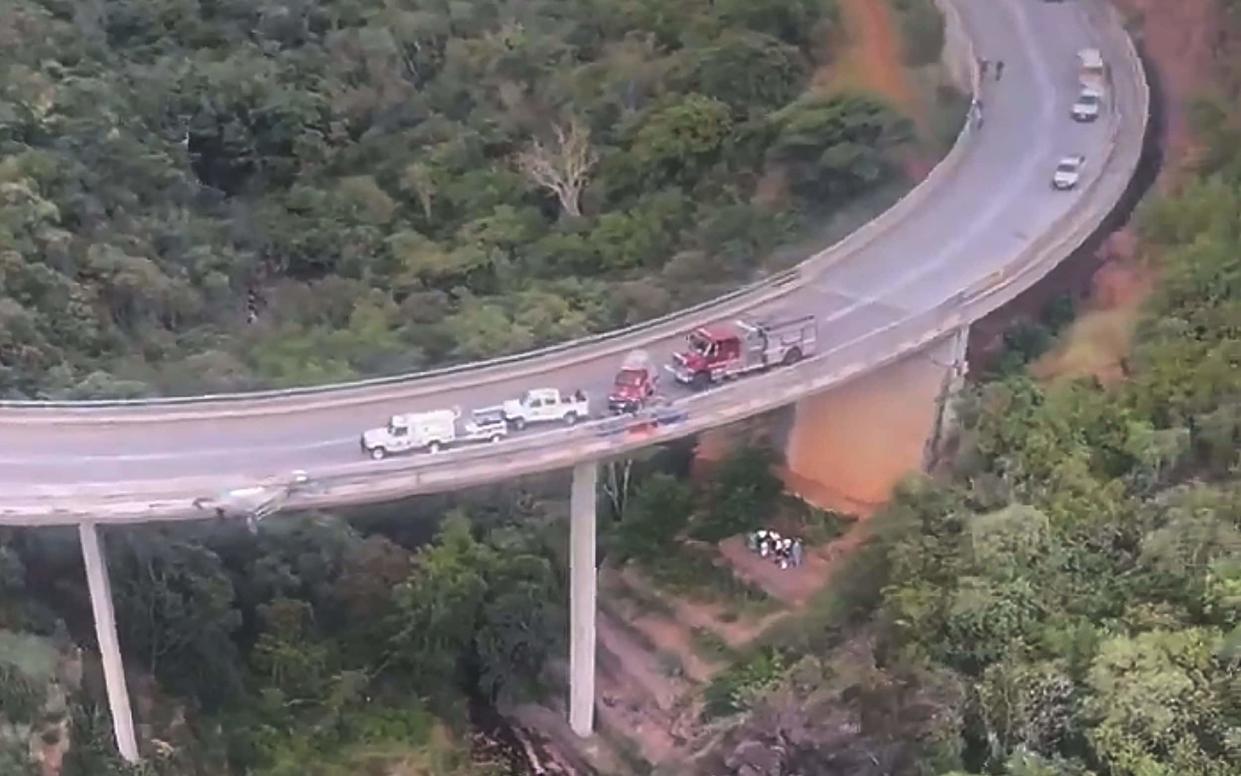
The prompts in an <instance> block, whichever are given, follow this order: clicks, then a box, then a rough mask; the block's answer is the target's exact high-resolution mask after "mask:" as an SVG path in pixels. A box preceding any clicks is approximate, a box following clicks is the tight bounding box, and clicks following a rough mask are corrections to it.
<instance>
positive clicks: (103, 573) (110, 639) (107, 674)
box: [78, 523, 138, 763]
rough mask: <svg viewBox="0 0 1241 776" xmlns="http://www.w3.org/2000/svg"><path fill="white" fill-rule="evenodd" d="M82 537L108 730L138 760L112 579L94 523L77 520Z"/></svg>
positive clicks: (131, 759) (123, 750)
mask: <svg viewBox="0 0 1241 776" xmlns="http://www.w3.org/2000/svg"><path fill="white" fill-rule="evenodd" d="M78 536H79V537H80V538H81V541H82V560H83V561H84V562H85V564H86V584H87V586H88V587H89V588H90V605H91V611H92V612H94V615H95V636H96V638H97V639H98V641H99V657H100V660H101V661H102V663H103V681H104V684H105V685H106V687H107V691H108V708H109V709H110V710H111V712H112V731H113V732H114V733H115V734H116V748H117V749H118V750H119V751H120V753H121V757H124V758H125V759H126V760H127V761H129V762H131V763H136V762H138V742H137V740H136V739H135V738H134V717H133V712H132V711H131V710H130V708H129V689H128V688H127V687H126V686H125V664H124V663H123V662H122V661H121V645H120V642H119V640H118V639H117V636H116V615H115V613H114V612H113V610H112V583H111V582H110V581H109V579H108V561H107V558H105V557H104V554H103V548H102V547H101V546H100V542H99V533H98V531H97V530H96V528H95V524H94V523H78Z"/></svg>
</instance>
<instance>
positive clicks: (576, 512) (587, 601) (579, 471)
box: [569, 461, 599, 738]
mask: <svg viewBox="0 0 1241 776" xmlns="http://www.w3.org/2000/svg"><path fill="white" fill-rule="evenodd" d="M598 479H599V467H598V464H597V463H596V462H595V461H588V462H585V463H579V464H578V465H577V466H574V467H573V487H572V490H571V491H570V495H569V727H570V728H572V729H573V732H574V733H576V734H577V735H579V736H582V737H583V738H585V737H586V736H589V735H590V734H591V733H593V732H594V729H595V604H596V602H595V583H596V570H595V523H596V518H597V514H596V507H597V503H596V499H597V488H596V484H597V483H598Z"/></svg>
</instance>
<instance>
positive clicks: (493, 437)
mask: <svg viewBox="0 0 1241 776" xmlns="http://www.w3.org/2000/svg"><path fill="white" fill-rule="evenodd" d="M503 438H504V435H503V434H492V435H491V436H490V437H488V439H487V441H488V442H492V443H495V442H499V441H500V440H501V439H503Z"/></svg>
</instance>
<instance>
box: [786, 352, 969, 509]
mask: <svg viewBox="0 0 1241 776" xmlns="http://www.w3.org/2000/svg"><path fill="white" fill-rule="evenodd" d="M949 358H951V353H950V349H949V348H948V347H947V346H944V345H941V346H939V347H936V348H933V349H932V350H931V351H928V352H926V353H919V354H916V355H913V356H910V357H908V358H906V359H904V360H902V361H898V362H896V363H894V364H892V365H891V366H888V367H886V368H884V369H881V370H879V371H878V372H875V373H873V374H868V375H865V376H863V377H859V378H858V379H856V380H853V381H851V382H848V383H846V384H844V385H842V386H840V387H838V388H834V389H832V390H830V391H827V392H825V393H821V394H818V395H816V396H808V397H806V398H804V399H802V400H801V401H800V402H798V404H797V410H796V412H797V414H796V421H795V423H794V425H793V431H792V433H791V434H790V436H789V443H788V448H787V455H786V459H787V467H788V473H787V475H786V477H785V485H786V487H788V488H789V489H790V490H791V491H793V492H795V493H797V494H798V495H800V496H801V497H802V498H804V499H805V500H807V501H809V502H810V503H812V504H815V505H817V506H820V507H823V508H826V509H833V510H836V511H839V512H846V513H850V514H855V515H859V516H861V517H863V518H864V517H867V516H869V515H870V514H872V513H874V512H875V511H876V510H877V509H878V508H879V507H880V506H882V505H883V504H884V503H886V502H887V500H888V498H890V496H891V494H892V489H893V488H894V487H895V486H896V484H897V483H898V482H900V481H901V479H902V478H904V477H905V476H906V475H908V474H910V473H911V472H916V471H921V469H922V467H923V464H924V458H925V453H926V443H927V439H928V438H930V436H931V434H932V432H933V429H934V425H935V422H936V420H937V417H938V415H937V404H936V402H937V399H938V398H939V397H940V394H941V393H942V391H943V388H944V380H945V378H946V369H947V368H946V367H945V366H944V364H945V363H946V362H947V361H948V359H949ZM879 419H882V422H879Z"/></svg>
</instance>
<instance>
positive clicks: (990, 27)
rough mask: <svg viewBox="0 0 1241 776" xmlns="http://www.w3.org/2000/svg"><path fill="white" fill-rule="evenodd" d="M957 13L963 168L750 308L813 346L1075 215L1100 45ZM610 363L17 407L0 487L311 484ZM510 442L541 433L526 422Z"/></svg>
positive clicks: (950, 292)
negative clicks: (962, 65) (201, 400)
mask: <svg viewBox="0 0 1241 776" xmlns="http://www.w3.org/2000/svg"><path fill="white" fill-rule="evenodd" d="M957 6H958V7H959V8H960V10H961V13H962V16H963V18H964V21H965V24H966V27H967V29H968V31H969V33H970V35H971V37H972V38H973V39H974V41H975V43H976V45H977V47H978V53H979V55H980V56H983V57H985V58H987V59H989V60H991V61H992V62H994V61H995V60H997V59H1003V60H1004V61H1005V68H1004V75H1003V80H1002V81H1000V82H998V83H997V82H995V81H994V68H992V69H991V71H990V72H989V73H988V80H987V82H986V83H985V84H984V87H983V89H984V91H983V113H984V119H985V120H984V123H983V125H982V126H981V128H980V129H979V130H978V131H977V132H976V134H975V137H974V138H973V139H972V141H971V144H970V149H969V151H968V153H967V154H966V155H965V156H964V158H963V159H962V161H961V163H960V166H959V167H958V168H957V169H956V170H955V171H954V173H953V174H952V176H951V178H950V179H948V180H946V181H944V182H942V185H941V186H940V188H939V190H938V191H937V193H936V195H935V196H934V197H932V198H931V199H930V200H929V201H927V202H925V203H924V204H923V206H922V207H920V208H919V209H918V210H917V211H916V212H914V213H912V214H911V215H910V216H909V217H907V218H906V219H904V220H903V221H902V222H901V223H900V224H899V225H898V226H897V227H896V228H893V229H891V230H889V231H887V232H885V233H884V234H882V235H881V236H880V237H879V238H878V239H876V240H874V241H873V242H872V243H870V244H869V245H866V246H865V247H864V248H863V249H862V250H860V251H858V252H857V253H855V254H853V255H851V256H849V257H848V258H847V259H846V260H843V261H840V262H837V263H835V264H833V265H831V266H830V267H828V268H827V269H826V270H825V271H824V272H823V273H822V274H821V276H819V277H818V278H816V279H815V280H814V282H812V283H811V284H809V285H807V286H805V287H803V288H800V289H798V290H797V291H795V292H793V293H792V294H790V295H788V296H786V297H784V298H782V299H780V300H779V301H778V302H774V303H770V304H768V305H766V306H765V307H763V308H760V309H756V310H754V311H753V312H754V313H755V314H775V315H796V314H804V313H807V312H813V313H815V314H816V315H817V316H818V321H819V337H820V342H821V349H822V348H830V347H831V346H832V344H833V343H841V342H846V341H849V340H852V339H854V338H856V337H858V336H860V335H862V334H865V333H866V332H868V331H872V330H875V329H878V328H880V327H882V326H884V325H886V324H889V323H891V322H893V321H896V320H899V319H901V318H904V317H907V316H909V315H910V314H911V313H915V312H918V311H923V310H928V309H930V308H932V307H935V306H937V305H940V304H942V303H943V302H944V301H945V300H947V299H950V298H952V297H953V296H954V294H956V293H958V292H959V291H961V290H962V289H964V288H967V287H969V286H971V285H973V284H976V283H978V282H979V281H982V280H983V279H985V278H986V277H987V276H988V275H990V274H991V273H993V272H995V271H997V270H999V269H1001V268H1002V267H1003V266H1005V265H1006V264H1008V263H1010V262H1011V261H1012V260H1013V257H1014V256H1015V255H1018V254H1019V253H1020V252H1021V251H1022V249H1023V248H1024V247H1026V246H1027V245H1028V244H1029V243H1030V242H1031V240H1032V239H1034V238H1035V237H1037V236H1039V235H1042V234H1043V233H1044V232H1046V231H1047V229H1048V228H1049V227H1050V226H1051V225H1052V223H1053V222H1054V221H1055V220H1056V219H1057V218H1059V217H1060V216H1062V215H1064V214H1065V213H1066V212H1068V211H1069V210H1071V209H1073V208H1077V207H1081V206H1082V205H1083V203H1082V201H1081V196H1082V195H1081V193H1080V191H1072V192H1057V191H1053V190H1052V188H1051V186H1050V179H1051V174H1052V170H1053V168H1054V167H1055V165H1056V162H1057V160H1058V159H1059V158H1060V157H1061V156H1063V155H1065V154H1069V153H1081V154H1084V155H1085V157H1086V163H1087V165H1090V164H1092V163H1095V164H1098V163H1099V162H1100V160H1101V158H1102V156H1103V155H1104V150H1105V147H1106V144H1107V140H1108V137H1107V132H1108V129H1107V126H1106V125H1107V121H1106V120H1104V119H1100V120H1099V121H1098V122H1096V123H1093V124H1079V123H1077V122H1074V121H1072V120H1071V119H1070V117H1069V108H1070V105H1071V104H1072V102H1073V100H1074V98H1075V96H1076V93H1077V90H1078V87H1077V71H1076V52H1077V51H1078V50H1079V49H1081V48H1083V47H1088V46H1098V45H1100V41H1099V40H1096V39H1095V35H1096V34H1097V33H1096V31H1094V30H1092V28H1091V27H1090V25H1089V24H1087V23H1086V19H1085V11H1084V10H1083V8H1082V7H1081V6H1080V5H1079V3H1078V2H1065V3H1044V2H1035V0H960V1H959V2H958V3H957ZM1104 54H1105V57H1106V56H1108V51H1107V50H1106V49H1104ZM1089 172H1090V171H1089V170H1088V171H1087V174H1089ZM681 345H682V340H681V338H680V337H674V338H665V339H661V340H659V341H657V342H654V343H651V344H650V345H649V346H647V347H646V349H647V350H648V351H649V352H650V353H651V355H652V357H653V359H654V360H655V361H656V363H658V364H661V365H662V364H665V363H667V362H668V357H669V355H670V353H671V352H672V351H673V350H674V349H676V348H678V347H680V346H681ZM619 361H620V358H619V357H617V356H616V355H614V354H608V355H606V356H601V357H593V358H587V359H585V360H581V361H579V362H578V363H575V364H573V365H571V366H567V367H565V368H561V369H558V370H555V371H552V372H548V373H546V374H543V375H540V376H538V377H536V378H529V377H525V376H523V377H520V378H513V379H501V380H498V381H495V382H489V383H486V384H479V382H478V381H477V380H476V379H474V378H472V377H471V375H469V374H465V375H461V376H459V377H457V378H452V379H450V380H447V381H445V382H444V383H442V384H439V383H437V385H443V386H445V387H440V388H437V389H436V390H434V391H428V390H427V389H426V387H425V386H424V387H419V386H418V385H417V384H414V385H411V386H410V388H409V390H408V391H407V392H406V393H405V394H404V395H401V396H394V395H393V391H392V390H391V389H389V390H387V391H385V392H384V395H383V398H378V399H375V400H370V401H368V400H363V401H359V402H355V403H354V404H352V405H351V406H348V407H340V406H338V407H327V408H318V409H314V410H302V411H294V412H271V413H268V414H262V415H257V416H249V417H236V416H233V417H230V416H228V415H226V414H223V413H222V414H220V415H219V416H218V417H208V418H199V419H187V420H176V421H160V422H149V421H141V420H133V421H130V420H122V421H117V422H107V423H102V422H96V420H93V419H92V416H91V415H89V414H76V413H75V414H72V415H69V416H68V417H66V415H65V414H64V413H58V412H57V411H54V410H29V411H26V410H22V411H21V412H22V413H24V415H23V418H22V419H21V420H22V422H12V418H13V415H12V413H13V412H15V411H14V410H8V411H6V412H8V413H9V414H8V415H7V416H6V415H4V414H0V492H4V493H8V494H9V495H10V496H12V495H13V494H18V495H20V494H21V493H22V492H24V491H30V490H31V489H39V490H46V488H48V487H56V488H57V489H64V488H72V487H73V486H75V485H85V484H87V483H109V482H111V483H119V482H139V481H148V480H156V479H160V480H164V479H171V478H179V477H189V478H192V477H202V476H205V475H212V476H217V475H218V476H231V475H233V474H236V475H237V476H238V478H239V481H252V480H253V479H255V478H257V477H263V476H269V475H273V474H276V473H279V472H288V471H290V470H292V469H305V470H308V471H310V472H312V474H313V473H314V472H315V471H316V470H319V469H323V468H327V467H331V466H333V465H338V464H341V463H353V462H357V461H359V460H361V459H362V453H361V451H360V449H359V445H358V438H359V435H360V433H361V432H362V431H363V430H364V429H366V428H370V427H374V426H378V425H382V424H383V423H384V422H385V421H386V419H387V417H388V416H389V415H391V414H393V413H396V412H410V411H418V410H426V409H439V408H445V407H454V406H455V407H460V408H462V409H463V410H465V411H467V412H468V411H469V410H470V409H473V408H477V407H483V406H488V405H493V404H497V403H500V402H501V401H503V400H505V399H509V398H515V397H517V396H519V395H520V394H521V393H522V392H523V391H525V390H527V389H530V388H539V387H555V388H560V389H562V390H573V389H577V388H581V389H583V390H585V391H586V392H587V393H588V394H590V395H591V396H592V398H594V399H595V404H594V406H593V407H592V409H593V411H594V412H595V414H601V413H602V412H603V411H605V410H606V408H605V407H603V406H601V404H602V402H601V401H599V399H601V398H603V397H605V396H606V394H607V391H608V388H609V386H610V383H611V380H612V378H613V376H614V374H615V372H616V369H617V368H618V366H619ZM662 383H663V388H664V389H665V393H667V394H668V395H669V396H670V397H671V398H675V397H677V396H679V395H683V394H684V393H687V392H688V391H687V389H682V388H680V387H679V386H676V385H675V383H673V381H672V380H671V379H670V377H669V376H667V375H665V376H664V378H663V380H662ZM153 409H156V410H163V411H166V410H167V408H158V407H156V408H153ZM5 417H8V418H9V419H10V420H9V421H4V420H3V418H5ZM32 420H33V422H30V421H32ZM877 422H878V421H877ZM523 433H524V434H534V433H539V431H538V427H532V428H531V429H529V430H527V431H525V432H523ZM504 444H505V443H504V442H500V443H497V445H496V447H497V448H499V447H502V446H503V445H504Z"/></svg>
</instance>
